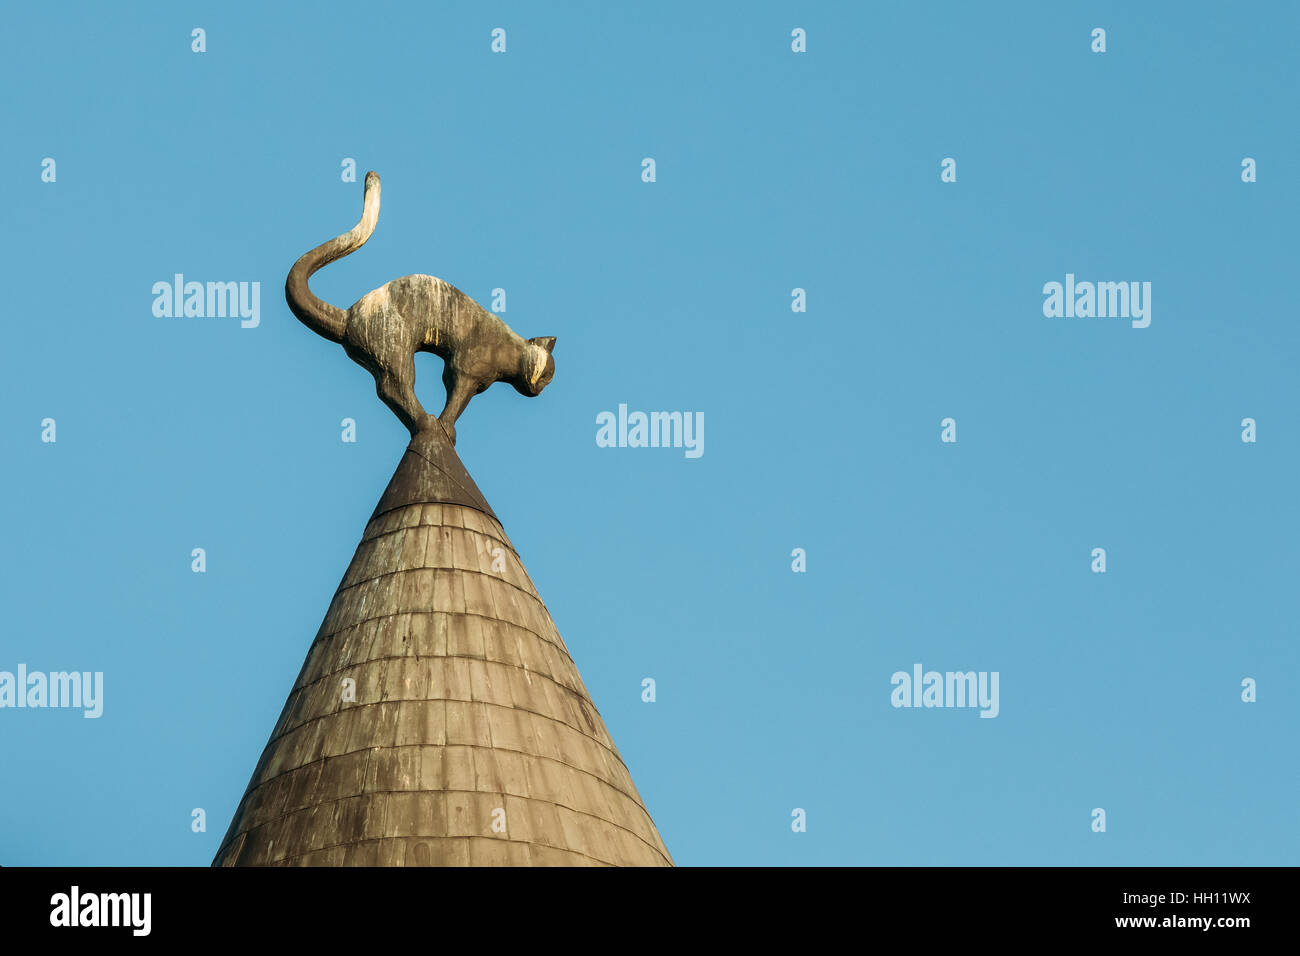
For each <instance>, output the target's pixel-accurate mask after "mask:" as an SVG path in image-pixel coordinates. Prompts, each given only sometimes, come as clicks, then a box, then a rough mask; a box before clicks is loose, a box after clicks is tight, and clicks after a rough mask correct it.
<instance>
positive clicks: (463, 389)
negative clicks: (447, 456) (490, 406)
mask: <svg viewBox="0 0 1300 956" xmlns="http://www.w3.org/2000/svg"><path fill="white" fill-rule="evenodd" d="M448 379H450V382H449V383H448V388H447V405H446V407H445V408H443V410H442V414H441V415H439V416H438V421H439V422H441V423H442V427H443V430H444V431H446V432H447V437H448V438H449V439H451V443H452V444H453V445H454V444H456V419H458V418H460V414H461V412H463V411H465V406H466V405H468V404H469V400H470V399H471V398H473V397H474V393H475V391H476V389H477V387H478V386H477V383H475V382H474V381H472V380H471V379H469V378H467V377H466V376H464V375H456V374H455V373H452V374H451V375H450V376H444V378H443V381H444V382H447V381H448Z"/></svg>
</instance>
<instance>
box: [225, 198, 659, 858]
mask: <svg viewBox="0 0 1300 956" xmlns="http://www.w3.org/2000/svg"><path fill="white" fill-rule="evenodd" d="M378 211H379V177H378V176H376V175H375V174H374V173H370V174H368V175H367V176H366V191H365V210H364V213H363V215H362V218H361V222H360V223H359V224H358V225H357V227H356V228H355V229H353V230H351V231H350V232H348V233H345V234H344V235H342V236H339V237H338V238H337V239H334V240H332V241H330V242H327V243H325V244H324V245H322V246H320V247H319V248H317V249H313V250H312V251H311V252H309V253H307V255H305V256H303V257H302V258H301V259H299V260H298V262H297V264H295V265H294V267H293V269H292V271H291V272H290V273H289V279H288V281H287V282H286V284H285V294H286V297H287V298H288V300H289V305H290V307H291V308H292V309H293V311H294V314H295V315H297V316H298V318H300V319H302V321H303V322H305V323H306V324H307V325H308V326H309V327H311V328H312V329H314V330H315V331H317V332H319V333H320V334H321V335H323V336H325V337H326V338H329V339H332V340H333V341H336V342H342V343H343V347H344V349H346V350H347V353H348V355H350V356H351V357H352V358H353V359H355V360H356V361H357V362H359V363H360V364H361V365H363V366H364V367H365V368H367V369H368V370H369V371H371V372H372V373H373V374H374V376H375V382H376V385H377V390H378V392H379V396H380V397H381V398H382V399H383V400H384V402H385V403H387V404H388V406H389V408H391V409H392V410H393V411H394V412H395V413H396V414H397V416H398V418H400V419H401V420H402V422H403V423H404V424H405V425H406V426H407V428H408V429H410V431H411V433H412V438H411V441H410V444H409V445H407V448H406V452H405V454H404V455H403V456H402V460H401V462H400V463H399V464H398V466H397V470H396V472H395V473H394V474H393V477H392V480H391V481H389V483H388V487H387V489H386V490H385V491H384V493H383V495H382V496H381V497H380V499H379V504H378V505H377V506H376V507H375V510H374V513H373V514H372V515H371V516H370V520H369V522H368V523H367V525H366V528H365V531H364V533H363V534H362V536H361V543H360V544H359V545H358V547H357V550H356V553H355V555H354V556H353V558H352V562H351V564H350V565H349V566H348V569H347V572H346V573H345V574H344V576H343V581H342V582H341V583H340V584H339V587H338V589H337V590H336V591H335V593H334V599H333V601H331V602H330V606H329V610H328V611H327V612H326V614H325V620H324V621H323V622H322V623H321V626H320V630H319V631H318V632H317V634H316V638H315V640H314V641H312V644H311V647H310V649H309V650H308V652H307V659H306V661H305V662H304V663H303V666H302V670H301V672H300V673H299V674H298V679H297V680H296V681H295V682H294V686H293V689H292V691H291V692H290V694H289V697H288V699H287V700H286V701H285V705H284V709H283V710H282V711H281V713H280V719H279V720H278V721H277V722H276V725H275V729H274V730H273V731H272V733H271V739H270V740H269V741H268V742H267V745H266V747H265V749H264V750H263V752H262V757H261V759H260V760H259V761H258V763H257V766H256V768H255V769H254V770H253V775H252V779H251V780H250V781H249V784H248V789H247V790H246V791H245V792H244V795H243V798H242V799H241V800H240V802H239V806H238V807H237V808H236V810H235V814H234V818H233V819H232V821H231V823H230V828H229V830H228V831H227V832H226V835H225V837H224V839H223V840H222V842H221V846H220V847H219V848H218V850H217V854H216V857H215V859H214V860H213V865H215V866H267V865H269V866H440V865H443V866H495V865H520V866H551V865H555V866H587V865H616V866H617V865H622V866H671V865H672V859H671V858H670V857H669V855H668V851H667V850H666V849H665V848H664V844H663V841H662V840H661V839H660V837H659V833H658V830H657V829H656V828H655V825H654V821H653V820H651V818H650V815H649V813H648V812H647V811H646V808H645V805H644V804H643V803H642V802H641V798H640V796H639V795H638V793H637V790H636V787H635V786H634V785H633V783H632V777H631V775H630V774H629V773H628V770H627V767H626V766H624V764H623V760H622V757H620V756H619V753H618V750H617V749H616V748H615V746H614V742H613V740H611V739H610V735H609V731H608V730H607V729H606V728H605V723H604V721H603V720H602V719H601V717H600V714H599V713H598V712H597V711H596V708H595V705H594V704H593V703H592V701H591V697H590V695H589V694H588V693H587V689H586V687H585V686H584V685H583V682H582V678H581V677H580V676H579V674H578V669H577V667H576V666H575V665H574V663H573V660H572V658H571V657H570V656H569V652H568V648H566V647H565V644H564V641H563V639H562V638H561V637H560V634H559V632H558V631H557V630H556V627H555V623H554V622H553V621H552V620H551V616H550V614H549V613H548V612H547V610H546V605H545V604H543V603H542V600H541V598H540V597H539V596H538V594H537V590H536V588H535V587H534V586H533V582H532V581H531V580H530V579H529V577H528V572H527V571H526V570H525V569H524V566H523V563H522V562H521V561H520V559H519V555H518V554H517V553H516V552H515V549H514V546H513V545H512V544H511V543H510V539H509V538H508V537H506V533H505V530H504V529H503V528H502V527H501V523H500V522H499V521H498V520H497V517H496V515H495V514H494V513H493V511H492V509H491V507H490V506H489V505H488V503H487V501H486V500H485V499H484V497H483V494H482V492H480V491H479V489H478V487H477V486H476V485H475V484H474V480H473V479H472V478H471V477H470V475H469V472H468V471H466V469H465V466H464V465H463V464H462V463H461V460H460V457H459V456H458V455H457V454H456V450H455V449H454V448H453V447H452V443H453V441H454V439H455V434H456V432H455V421H456V418H457V417H458V416H459V415H460V413H461V412H462V411H464V409H465V405H466V403H467V402H468V401H469V399H470V398H471V397H473V396H474V395H475V394H477V393H478V392H481V391H483V390H484V389H485V388H487V387H488V386H489V385H491V384H492V382H494V381H507V382H510V383H511V384H512V385H514V386H515V388H517V389H518V390H519V391H521V392H523V393H524V394H525V395H536V394H537V393H539V392H540V391H541V390H542V389H543V388H544V387H545V386H546V383H547V382H549V381H550V379H551V375H552V374H553V372H554V364H553V363H552V360H551V355H550V351H551V347H552V346H553V345H554V344H555V340H554V339H553V338H545V339H532V340H530V341H525V340H524V339H522V338H520V337H519V336H517V335H515V333H514V332H512V331H510V329H509V328H507V327H506V325H505V324H504V323H503V322H501V321H500V320H499V319H498V318H497V317H496V316H494V315H491V314H490V313H488V312H486V311H484V310H483V309H482V308H480V307H479V306H478V305H477V304H475V303H474V302H473V300H471V299H470V298H469V297H468V296H465V295H464V294H462V293H461V292H458V291H457V290H456V289H454V288H452V287H451V286H449V285H447V284H446V283H444V282H441V281H440V280H438V279H435V278H433V277H432V276H407V277H405V278H403V279H397V280H395V281H394V282H390V283H389V284H388V285H386V286H384V287H383V288H381V289H377V290H376V291H374V292H371V293H370V294H369V295H367V296H365V297H364V298H363V299H361V300H360V301H359V302H357V304H356V305H354V306H352V308H350V309H348V310H347V311H346V312H344V311H343V310H341V309H337V308H335V307H333V306H331V305H328V304H326V303H325V302H322V301H321V300H320V299H318V298H316V297H315V296H314V295H312V293H311V290H310V289H308V287H307V279H308V277H309V276H310V275H311V274H312V273H313V272H314V271H315V270H316V269H319V268H320V267H321V266H322V265H324V264H325V263H327V262H330V261H332V260H334V259H337V258H338V257H339V256H343V255H346V254H347V253H348V252H351V251H352V250H354V249H356V248H357V247H358V246H360V245H361V244H362V243H363V242H365V241H366V239H368V238H369V237H370V234H371V233H372V232H373V231H374V228H375V221H376V218H377V216H378ZM422 349H423V350H428V351H432V352H435V353H437V354H438V355H441V356H442V357H443V360H444V362H445V363H446V371H445V372H444V373H443V381H444V382H445V384H446V386H447V406H446V408H444V409H443V412H442V414H441V415H440V416H438V417H437V418H435V417H434V416H432V415H428V414H427V413H425V411H424V409H423V408H421V407H420V403H419V401H418V400H417V399H416V397H415V392H414V389H413V383H414V379H415V371H414V361H413V357H414V353H415V352H416V351H418V350H422Z"/></svg>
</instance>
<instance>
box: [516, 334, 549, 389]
mask: <svg viewBox="0 0 1300 956" xmlns="http://www.w3.org/2000/svg"><path fill="white" fill-rule="evenodd" d="M554 348H555V336H554V335H543V336H541V337H540V338H535V339H529V340H528V342H527V345H526V348H525V350H524V361H523V368H522V371H521V375H520V377H519V378H518V379H517V380H516V381H515V383H514V386H515V391H517V392H519V394H520V395H527V396H529V397H532V396H534V395H540V394H542V389H544V388H545V387H546V386H547V385H549V384H550V381H551V377H552V376H554V375H555V359H553V358H551V350H552V349H554Z"/></svg>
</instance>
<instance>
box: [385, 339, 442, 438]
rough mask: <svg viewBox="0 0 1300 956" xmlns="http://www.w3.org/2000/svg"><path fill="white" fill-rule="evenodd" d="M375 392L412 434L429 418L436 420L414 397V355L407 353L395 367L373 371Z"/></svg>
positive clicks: (425, 425) (423, 426)
mask: <svg viewBox="0 0 1300 956" xmlns="http://www.w3.org/2000/svg"><path fill="white" fill-rule="evenodd" d="M375 392H376V393H377V394H378V395H379V398H380V399H381V400H382V401H383V403H384V404H385V405H387V406H388V407H389V408H391V409H392V410H393V414H394V415H396V416H397V417H398V419H399V420H400V421H401V423H402V424H403V425H405V426H406V429H407V431H409V432H410V433H411V434H412V435H415V434H417V433H419V431H420V430H421V429H423V428H427V427H428V426H429V424H430V420H434V421H436V419H434V418H433V416H432V415H430V414H429V413H428V412H426V411H425V410H424V406H423V405H421V404H420V400H419V399H418V398H416V397H415V356H414V355H407V356H406V357H405V358H404V360H403V361H401V362H399V363H398V365H397V367H396V368H385V369H380V370H379V371H377V372H375Z"/></svg>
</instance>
